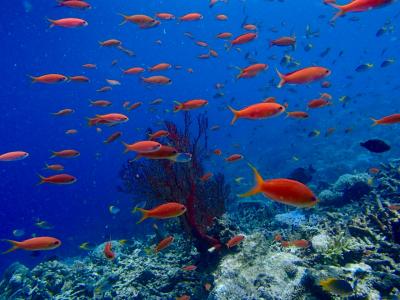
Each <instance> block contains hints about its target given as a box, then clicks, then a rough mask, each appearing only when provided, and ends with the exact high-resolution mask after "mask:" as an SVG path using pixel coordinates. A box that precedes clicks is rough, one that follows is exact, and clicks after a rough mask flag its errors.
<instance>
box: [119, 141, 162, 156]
mask: <svg viewBox="0 0 400 300" xmlns="http://www.w3.org/2000/svg"><path fill="white" fill-rule="evenodd" d="M122 143H123V144H124V146H125V153H126V152H129V151H135V152H138V153H151V152H155V151H158V150H160V148H161V146H162V145H161V144H160V143H157V142H154V141H139V142H136V143H133V144H130V145H129V144H127V143H124V142H122Z"/></svg>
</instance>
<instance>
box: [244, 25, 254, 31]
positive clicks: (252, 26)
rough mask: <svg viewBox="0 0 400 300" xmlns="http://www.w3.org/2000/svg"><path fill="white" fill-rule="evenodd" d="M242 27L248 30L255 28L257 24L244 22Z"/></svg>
mask: <svg viewBox="0 0 400 300" xmlns="http://www.w3.org/2000/svg"><path fill="white" fill-rule="evenodd" d="M243 29H246V30H249V31H251V30H257V26H256V25H254V24H245V25H243Z"/></svg>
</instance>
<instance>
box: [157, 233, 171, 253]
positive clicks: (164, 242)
mask: <svg viewBox="0 0 400 300" xmlns="http://www.w3.org/2000/svg"><path fill="white" fill-rule="evenodd" d="M173 241H174V237H173V236H168V237H166V238H165V239H163V240H162V241H160V242H159V243H158V244H157V246H156V247H155V248H154V252H155V253H158V252H160V251H161V250H164V249H165V248H167V247H169V246H170V245H171V244H172V242H173Z"/></svg>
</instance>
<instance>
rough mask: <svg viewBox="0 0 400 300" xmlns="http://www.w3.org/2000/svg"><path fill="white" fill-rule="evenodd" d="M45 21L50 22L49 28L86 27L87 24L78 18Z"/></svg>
mask: <svg viewBox="0 0 400 300" xmlns="http://www.w3.org/2000/svg"><path fill="white" fill-rule="evenodd" d="M47 20H48V21H49V22H50V28H52V27H54V26H58V27H64V28H76V27H82V26H87V25H88V22H86V21H85V20H83V19H78V18H65V19H58V20H51V19H47Z"/></svg>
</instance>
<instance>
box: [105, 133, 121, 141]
mask: <svg viewBox="0 0 400 300" xmlns="http://www.w3.org/2000/svg"><path fill="white" fill-rule="evenodd" d="M121 136H122V132H121V131H117V132H114V133H113V134H111V135H110V136H109V137H108V138H107V139H106V140H104V141H103V143H105V144H110V143H112V142H114V141H115V140H117V139H119V138H120V137H121Z"/></svg>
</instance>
